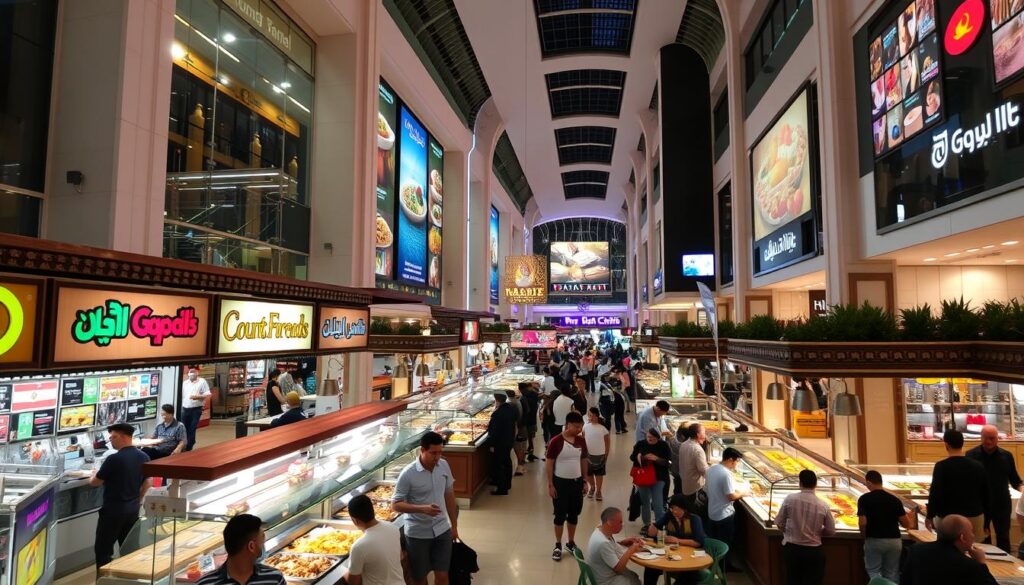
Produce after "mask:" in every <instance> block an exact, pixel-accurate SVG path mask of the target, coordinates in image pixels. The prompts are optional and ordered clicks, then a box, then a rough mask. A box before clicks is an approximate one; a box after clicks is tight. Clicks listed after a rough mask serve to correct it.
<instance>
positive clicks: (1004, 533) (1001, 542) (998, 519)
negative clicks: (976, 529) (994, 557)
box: [985, 502, 1011, 552]
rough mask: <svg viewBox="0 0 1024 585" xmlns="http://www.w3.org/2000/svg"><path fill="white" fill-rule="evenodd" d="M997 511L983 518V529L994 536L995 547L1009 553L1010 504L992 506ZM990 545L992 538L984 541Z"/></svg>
mask: <svg viewBox="0 0 1024 585" xmlns="http://www.w3.org/2000/svg"><path fill="white" fill-rule="evenodd" d="M993 508H994V509H996V510H997V511H996V512H995V514H994V516H991V517H986V518H985V527H986V528H988V529H989V530H990V531H991V532H992V535H994V536H995V541H996V543H995V544H996V546H998V547H999V548H1001V549H1003V550H1005V551H1006V552H1011V550H1010V503H1009V502H1006V503H1000V504H996V505H994V506H993ZM985 542H986V543H989V544H991V542H992V536H989V537H988V538H986V539H985Z"/></svg>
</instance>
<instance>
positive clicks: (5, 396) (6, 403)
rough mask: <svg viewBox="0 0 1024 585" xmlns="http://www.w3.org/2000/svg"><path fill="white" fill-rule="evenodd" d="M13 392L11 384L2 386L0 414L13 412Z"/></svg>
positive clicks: (0, 388) (0, 391) (0, 387)
mask: <svg viewBox="0 0 1024 585" xmlns="http://www.w3.org/2000/svg"><path fill="white" fill-rule="evenodd" d="M12 390H13V388H12V384H11V383H10V382H7V383H4V384H0V412H8V411H10V410H11V391H12Z"/></svg>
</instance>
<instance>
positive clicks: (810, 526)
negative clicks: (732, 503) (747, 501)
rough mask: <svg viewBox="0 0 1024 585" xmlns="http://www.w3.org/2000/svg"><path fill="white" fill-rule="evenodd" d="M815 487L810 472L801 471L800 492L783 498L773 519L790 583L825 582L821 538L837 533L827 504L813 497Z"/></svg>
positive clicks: (815, 482)
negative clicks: (780, 536)
mask: <svg viewBox="0 0 1024 585" xmlns="http://www.w3.org/2000/svg"><path fill="white" fill-rule="evenodd" d="M817 485H818V476H817V475H815V474H814V472H813V471H811V470H810V469H804V470H803V471H801V472H800V491H799V492H797V493H795V494H789V495H788V496H786V499H785V500H783V501H782V506H781V507H780V508H779V513H778V515H777V516H775V524H776V526H778V527H779V529H780V530H782V559H783V561H784V563H785V565H786V583H789V584H794V585H821V583H822V582H823V580H824V579H825V551H824V549H822V548H821V537H822V536H832V535H833V534H835V533H836V521H835V519H834V518H833V517H832V511H831V510H829V507H828V504H826V503H825V502H824V501H822V500H821V498H819V497H818V496H816V495H815V494H814V488H815V487H816V486H817Z"/></svg>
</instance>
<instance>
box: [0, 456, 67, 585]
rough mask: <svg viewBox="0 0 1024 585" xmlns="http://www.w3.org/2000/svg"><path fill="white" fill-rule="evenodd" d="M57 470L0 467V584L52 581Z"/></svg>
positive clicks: (54, 552) (49, 468)
mask: <svg viewBox="0 0 1024 585" xmlns="http://www.w3.org/2000/svg"><path fill="white" fill-rule="evenodd" d="M58 474H59V470H58V469H55V468H52V467H47V466H33V467H22V466H17V465H10V464H3V465H0V583H52V582H53V580H54V578H55V575H54V573H55V571H56V560H57V545H56V536H57V535H56V529H57V514H56V506H55V504H54V500H55V497H56V483H57V479H56V477H57V475H58Z"/></svg>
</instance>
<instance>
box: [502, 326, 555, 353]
mask: <svg viewBox="0 0 1024 585" xmlns="http://www.w3.org/2000/svg"><path fill="white" fill-rule="evenodd" d="M510 345H511V346H512V348H513V349H552V348H555V347H558V334H557V333H556V332H555V331H554V330H552V329H545V330H537V329H522V330H519V331H513V332H512V343H511V344H510Z"/></svg>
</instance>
